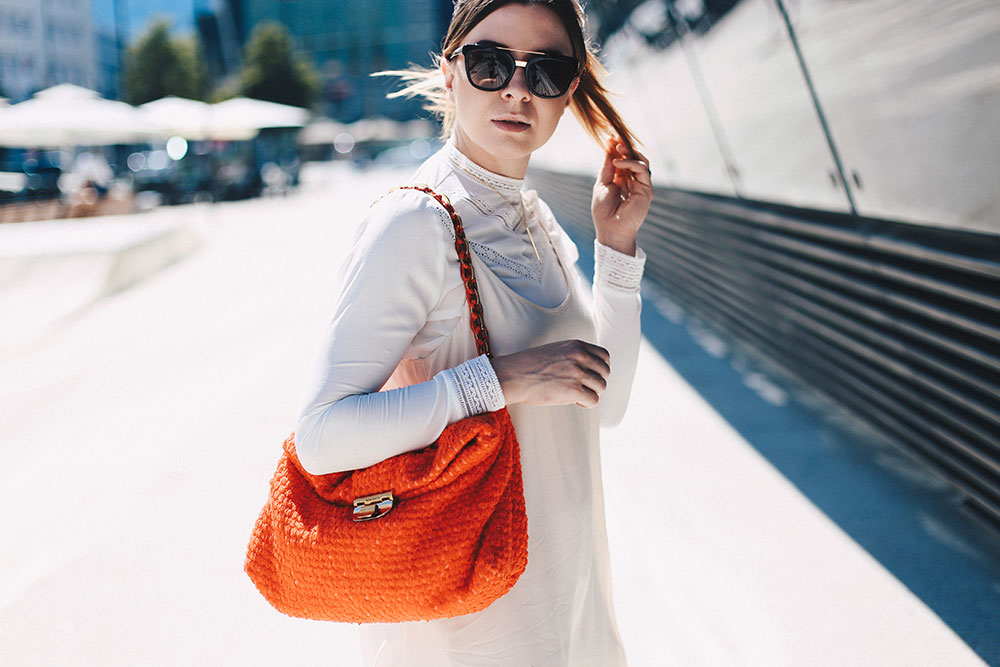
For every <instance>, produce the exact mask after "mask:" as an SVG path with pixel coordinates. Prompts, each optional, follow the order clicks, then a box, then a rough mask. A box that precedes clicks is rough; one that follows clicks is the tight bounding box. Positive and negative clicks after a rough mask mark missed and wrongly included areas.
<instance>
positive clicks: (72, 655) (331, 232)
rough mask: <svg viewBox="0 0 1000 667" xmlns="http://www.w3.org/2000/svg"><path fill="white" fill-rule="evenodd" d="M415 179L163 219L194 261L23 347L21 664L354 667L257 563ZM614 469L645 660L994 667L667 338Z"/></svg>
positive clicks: (19, 406)
mask: <svg viewBox="0 0 1000 667" xmlns="http://www.w3.org/2000/svg"><path fill="white" fill-rule="evenodd" d="M400 177H401V176H400V175H399V174H391V173H385V172H382V173H369V174H362V175H356V174H353V173H351V172H347V171H337V170H332V171H324V172H323V173H322V174H320V175H319V177H318V178H319V180H320V181H321V182H313V183H311V184H310V185H309V186H308V187H307V188H306V189H305V190H304V191H303V192H300V193H298V194H295V195H293V196H292V197H289V198H287V199H267V200H256V201H250V202H239V203H232V204H222V205H217V206H214V207H211V208H186V209H182V208H177V209H164V211H163V212H162V213H160V214H158V215H162V216H164V217H165V219H169V220H170V224H174V225H178V226H179V227H183V228H185V229H188V227H189V226H190V223H192V222H197V223H198V228H197V229H196V230H195V231H196V233H197V234H198V238H199V239H200V245H198V249H197V250H195V251H193V252H192V253H191V254H189V255H188V256H187V258H186V259H183V260H182V261H179V262H177V263H174V264H173V265H171V266H169V267H168V268H166V269H162V270H160V271H158V272H156V273H155V274H153V275H151V276H149V277H147V278H146V279H145V280H143V281H142V282H140V283H138V284H136V285H134V286H133V287H131V288H130V289H127V290H124V291H119V292H117V293H115V294H112V295H107V296H103V297H101V298H99V299H98V300H96V301H93V300H89V301H87V304H86V307H85V308H83V309H80V308H77V309H75V310H73V316H72V318H70V319H62V320H59V321H57V322H55V324H53V322H52V321H49V322H48V323H47V324H46V328H45V331H46V332H47V333H46V335H45V337H44V338H41V339H38V340H35V341H33V342H32V344H29V345H24V344H23V343H24V341H23V340H20V339H16V337H13V336H11V337H9V339H6V340H8V343H7V344H6V346H4V343H3V341H4V340H5V339H4V338H3V337H0V378H2V380H0V404H2V405H3V406H4V409H3V410H0V508H2V512H0V535H3V536H4V539H3V540H2V541H0V664H3V665H16V666H25V667H29V666H30V667H33V666H40V665H59V666H60V667H62V666H65V665H95V666H97V665H100V666H101V667H108V666H114V665H151V666H158V665H262V666H263V665H275V664H295V665H299V666H302V667H305V666H307V665H338V666H339V665H345V666H350V665H353V664H357V662H358V650H357V646H356V640H355V630H354V628H353V627H352V626H342V625H335V624H324V623H316V622H309V621H300V620H294V619H288V618H285V617H283V616H281V615H279V614H277V613H276V612H274V611H272V610H271V608H270V607H268V606H267V604H266V603H265V602H264V601H263V600H262V599H261V598H260V597H259V596H258V595H257V593H256V591H255V590H254V589H253V586H252V585H251V584H250V582H249V580H248V579H247V578H246V577H245V576H244V575H243V573H242V571H241V566H242V559H243V551H244V548H245V545H246V540H247V537H248V535H249V532H250V528H251V526H252V524H253V521H254V518H255V516H256V513H257V511H258V510H259V508H260V505H261V504H262V502H263V500H264V496H265V494H266V492H267V481H268V479H269V477H270V474H271V471H272V470H273V466H274V463H275V461H276V459H277V456H278V451H279V446H280V442H281V439H282V438H283V437H284V436H285V434H286V432H287V431H288V429H289V427H290V425H291V420H292V418H293V414H294V410H295V405H296V402H297V398H298V392H299V390H300V388H301V383H302V378H303V376H304V374H305V369H306V367H307V365H308V363H309V361H310V356H311V354H312V352H313V350H315V348H316V345H317V344H318V341H319V336H320V334H321V332H322V328H323V326H324V324H325V319H326V317H327V315H328V313H329V307H330V303H331V296H332V294H333V293H334V290H335V287H336V286H335V277H336V272H337V267H338V266H339V264H340V262H341V259H342V258H343V256H344V254H345V253H346V250H347V247H348V244H349V242H350V238H351V236H352V232H353V229H354V227H355V225H356V222H357V220H358V219H359V218H360V216H361V215H363V212H364V209H365V208H366V206H367V204H368V203H369V202H370V201H371V200H372V199H374V198H375V197H376V196H377V195H379V194H381V193H382V192H383V191H385V190H386V188H387V187H388V186H389V185H391V184H393V183H395V182H398V180H399V178H400ZM137 221H138V219H137ZM188 231H190V229H188ZM184 233H188V232H184ZM191 247H194V246H190V247H189V248H188V249H189V250H190V248H191ZM154 259H155V258H154ZM5 261H7V260H5V259H4V258H3V257H2V256H0V276H2V275H3V273H2V270H3V267H4V266H5V264H4V262H5ZM8 266H9V265H8ZM101 275H104V276H105V277H106V274H101ZM91 279H92V280H96V281H97V282H98V283H101V284H104V283H102V281H103V280H104V278H101V277H100V276H98V277H97V278H91ZM32 289H34V288H33V287H31V286H30V285H29V286H28V287H25V284H24V283H20V284H19V286H18V288H17V290H19V291H18V294H19V295H20V296H19V298H25V299H26V301H24V302H25V303H30V302H31V299H30V298H28V297H31V296H32ZM101 289H103V288H101ZM11 291H13V290H11ZM105 291H106V290H105ZM50 293H51V285H43V284H41V283H39V286H38V289H37V296H38V297H39V298H48V295H49V294H50ZM102 293H103V292H102ZM25 295H27V297H26V296H25ZM2 296H3V295H0V298H2ZM50 319H51V318H50ZM5 320H6V322H5V323H3V324H0V328H3V327H8V326H10V325H9V323H10V322H11V319H9V311H8V312H6V313H5ZM15 339H16V340H15ZM10 341H14V342H10ZM15 343H16V344H15ZM604 460H605V487H606V498H607V512H608V517H609V519H608V523H609V533H610V538H611V545H612V559H613V568H614V575H615V593H616V602H617V608H618V615H619V621H620V625H621V632H622V636H623V639H624V641H625V643H626V647H627V650H628V653H629V656H630V664H631V665H632V667H659V666H661V665H726V666H728V665H767V666H769V667H770V666H776V665H788V666H798V665H805V664H808V665H838V666H839V665H852V666H853V665H879V666H885V665H907V666H912V665H950V666H956V667H959V666H964V665H979V664H982V662H981V660H980V659H979V658H978V657H977V656H975V654H973V653H972V652H971V650H970V649H969V648H968V647H967V646H966V645H965V644H964V643H963V642H962V641H961V640H960V639H959V638H958V637H957V636H956V635H955V634H954V633H953V632H952V631H951V630H950V629H949V628H948V627H946V626H945V625H944V624H943V623H942V622H941V621H940V620H939V619H938V618H937V617H936V616H935V615H934V614H933V613H932V612H931V611H930V610H929V609H928V608H927V607H926V606H925V605H924V604H923V603H921V602H920V601H919V600H918V599H917V598H916V597H915V596H913V595H912V594H911V593H910V592H909V591H908V590H907V589H906V588H905V587H903V586H902V585H901V584H900V583H899V582H898V581H897V580H896V579H895V578H893V577H892V576H891V575H890V574H889V573H888V572H887V571H886V570H885V569H884V568H883V567H882V566H880V565H879V563H878V562H876V561H875V560H874V559H873V558H871V557H870V556H869V555H868V554H867V553H866V552H865V551H863V550H862V549H861V548H860V547H858V546H857V545H856V544H855V542H853V541H852V540H851V539H849V538H848V537H847V536H846V535H845V534H844V533H843V532H842V531H840V529H838V528H837V527H836V526H835V525H834V524H833V523H832V522H831V521H829V520H828V519H827V518H826V517H825V515H823V514H822V513H820V512H819V511H818V510H817V509H816V508H815V507H814V506H813V505H812V504H811V503H810V502H809V501H807V500H806V499H805V498H804V497H803V496H802V495H801V494H799V492H798V491H797V490H796V489H795V488H794V487H793V486H792V485H791V484H790V483H789V482H787V481H786V480H785V478H784V477H782V476H781V475H780V474H778V472H777V471H776V470H775V469H774V468H773V467H772V466H771V465H770V464H768V463H767V461H765V460H764V459H763V458H762V457H761V456H760V455H758V454H757V453H756V451H755V450H754V449H753V448H751V447H750V446H749V445H748V444H747V443H746V442H745V441H743V440H742V438H741V437H740V436H739V435H738V434H737V433H736V431H734V430H733V429H732V428H731V427H730V426H729V425H728V424H727V423H726V422H725V421H724V420H722V419H721V418H719V416H718V415H717V414H716V413H715V412H714V411H713V410H712V409H711V408H710V407H709V406H708V405H707V404H706V403H705V402H704V401H703V400H702V399H701V398H700V397H699V395H698V394H697V393H696V392H695V391H693V390H692V389H691V388H690V386H689V385H688V384H687V383H685V382H684V381H683V380H682V379H681V378H680V377H679V376H678V375H677V374H676V373H675V372H674V371H673V369H672V368H671V367H670V366H669V365H667V364H666V363H665V362H664V361H663V359H662V357H660V356H659V355H658V354H657V353H656V351H655V350H653V348H652V347H651V346H650V345H648V344H646V343H644V345H643V348H642V351H641V357H640V366H639V371H638V375H637V378H636V386H635V390H634V396H633V401H632V405H631V407H630V411H629V415H628V416H627V417H626V420H625V423H623V424H622V425H621V426H620V427H618V428H617V429H614V430H611V431H608V432H606V434H605V442H604Z"/></svg>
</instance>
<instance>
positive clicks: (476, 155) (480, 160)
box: [452, 128, 531, 179]
mask: <svg viewBox="0 0 1000 667" xmlns="http://www.w3.org/2000/svg"><path fill="white" fill-rule="evenodd" d="M452 142H453V143H454V144H455V148H457V149H458V150H459V151H460V152H461V153H462V155H464V156H465V157H467V158H469V159H470V160H472V161H473V162H475V163H476V164H478V165H479V166H480V167H482V168H483V169H488V170H489V171H492V172H493V173H494V174H499V175H501V176H506V177H507V178H516V179H524V175H525V173H527V171H528V161H529V160H530V159H531V155H530V154H529V155H526V156H524V157H523V158H517V159H512V160H504V159H501V158H499V157H497V156H496V155H493V154H491V153H489V152H488V151H485V150H483V149H482V148H481V147H480V146H477V145H476V144H475V143H473V142H472V141H470V140H469V138H468V137H467V136H465V133H464V132H462V130H461V129H460V128H456V129H455V132H454V133H453V134H452Z"/></svg>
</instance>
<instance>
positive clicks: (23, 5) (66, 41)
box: [0, 0, 98, 102]
mask: <svg viewBox="0 0 1000 667" xmlns="http://www.w3.org/2000/svg"><path fill="white" fill-rule="evenodd" d="M97 49H98V47H97V44H96V42H95V36H94V26H93V21H92V18H91V3H90V0H30V1H28V2H25V0H0V92H2V94H3V95H4V96H6V97H9V98H10V99H11V101H12V102H18V101H20V100H23V99H25V98H27V97H30V96H31V94H32V93H34V92H35V91H38V90H41V89H43V88H48V87H49V86H54V85H56V84H59V83H73V84H76V85H79V86H85V87H87V88H96V86H97V83H98V64H97V58H96V57H95V52H96V51H97Z"/></svg>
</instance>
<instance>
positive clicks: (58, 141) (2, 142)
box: [0, 83, 150, 148]
mask: <svg viewBox="0 0 1000 667" xmlns="http://www.w3.org/2000/svg"><path fill="white" fill-rule="evenodd" d="M149 136H150V129H149V128H148V127H146V126H145V125H144V123H143V119H142V116H141V114H140V113H139V111H137V110H136V108H135V107H133V106H130V105H128V104H125V103H124V102H116V101H114V100H106V99H104V98H102V97H101V96H100V95H98V94H97V93H96V92H95V91H93V90H89V89H87V88H82V87H80V86H74V85H72V84H68V83H64V84H59V85H58V86H53V87H52V88H47V89H45V90H42V91H39V92H37V93H35V95H34V96H33V97H32V98H31V99H29V100H26V101H24V102H21V103H19V104H14V105H12V106H9V107H5V108H0V146H17V147H24V148H63V147H69V146H108V145H111V144H120V143H130V142H137V141H143V140H145V139H147V138H149Z"/></svg>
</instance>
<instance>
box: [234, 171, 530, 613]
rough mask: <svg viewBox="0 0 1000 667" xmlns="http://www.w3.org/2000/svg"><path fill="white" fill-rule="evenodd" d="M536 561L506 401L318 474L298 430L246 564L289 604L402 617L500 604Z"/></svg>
mask: <svg viewBox="0 0 1000 667" xmlns="http://www.w3.org/2000/svg"><path fill="white" fill-rule="evenodd" d="M406 187H407V188H408V189H414V190H419V191H421V192H426V193H427V194H429V195H431V196H432V197H434V198H435V199H437V200H438V202H439V203H440V204H441V205H442V206H444V207H445V209H446V210H447V211H448V213H449V215H450V216H451V219H452V222H453V224H454V226H455V249H456V250H457V251H458V256H459V260H460V265H461V270H462V278H463V281H464V282H465V289H466V297H467V301H468V304H469V311H470V314H471V323H472V331H473V335H474V337H475V339H476V346H477V349H478V350H479V353H480V354H487V355H488V354H490V351H489V336H488V334H487V332H486V327H485V325H484V323H483V315H482V305H481V304H480V302H479V293H478V288H477V286H476V279H475V275H474V273H473V270H472V258H471V255H470V254H469V249H468V244H467V243H466V240H465V232H464V230H463V228H462V221H461V218H459V216H458V214H457V213H456V212H455V209H454V208H453V207H452V206H451V203H450V202H449V201H448V200H447V198H446V197H444V196H442V195H439V194H437V193H436V192H434V191H433V190H431V189H430V188H428V187H426V186H406ZM527 563H528V521H527V516H526V515H525V511H524V491H523V488H522V483H521V452H520V448H519V446H518V443H517V438H516V437H515V434H514V427H513V424H511V421H510V415H509V414H508V413H507V409H506V408H504V409H502V410H498V411H496V412H491V413H488V414H483V415H477V416H474V417H469V418H467V419H463V420H461V421H459V422H456V423H454V424H452V425H450V426H448V427H447V428H446V429H445V430H444V432H443V433H442V434H441V436H440V437H439V438H438V440H437V442H435V443H433V444H431V445H429V446H428V447H425V448H424V449H421V450H419V451H415V452H409V453H406V454H401V455H399V456H394V457H392V458H390V459H387V460H385V461H382V462H381V463H377V464H375V465H373V466H370V467H368V468H364V469H362V470H354V471H348V472H340V473H332V474H329V475H311V474H309V473H308V472H306V471H305V470H304V469H303V468H302V466H301V465H300V463H299V461H298V458H297V457H296V455H295V443H294V436H289V438H288V439H287V440H286V441H285V443H284V452H283V455H282V458H281V460H280V461H279V463H278V468H277V470H276V471H275V473H274V477H273V478H272V479H271V490H270V495H269V496H268V499H267V503H266V504H265V505H264V508H263V510H262V511H261V513H260V516H259V517H258V519H257V523H256V525H255V526H254V530H253V535H252V536H251V539H250V545H249V547H248V549H247V557H246V563H245V565H244V569H245V570H246V572H247V574H248V575H249V576H250V578H251V579H252V580H253V582H254V584H255V585H256V586H257V589H258V590H259V591H260V592H261V594H262V595H263V596H264V597H265V598H266V599H267V600H268V602H270V603H271V604H272V605H273V606H274V607H275V609H277V610H278V611H280V612H282V613H285V614H288V615H289V616H299V617H303V618H312V619H318V620H326V621H343V622H351V623H391V622H400V621H415V620H430V619H434V618H445V617H450V616H460V615H462V614H469V613H472V612H476V611H480V610H482V609H485V608H486V607H487V606H489V605H490V604H491V603H492V602H493V601H495V600H496V599H498V598H499V597H500V596H502V595H503V594H504V593H506V592H507V591H509V590H510V589H511V587H512V586H513V585H514V583H515V582H516V581H517V579H518V577H520V576H521V573H522V572H524V568H525V567H526V566H527Z"/></svg>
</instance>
